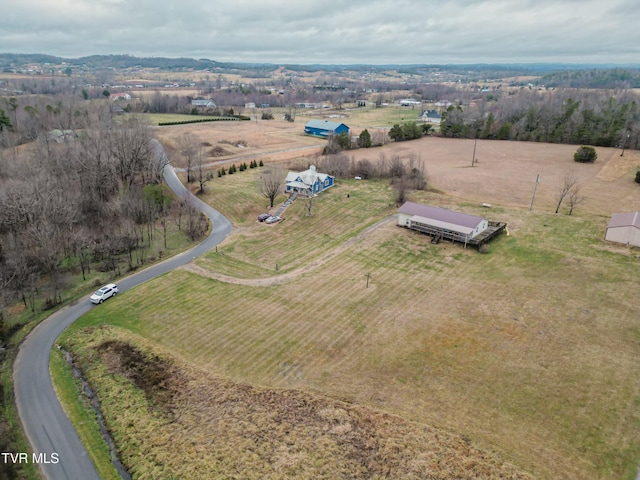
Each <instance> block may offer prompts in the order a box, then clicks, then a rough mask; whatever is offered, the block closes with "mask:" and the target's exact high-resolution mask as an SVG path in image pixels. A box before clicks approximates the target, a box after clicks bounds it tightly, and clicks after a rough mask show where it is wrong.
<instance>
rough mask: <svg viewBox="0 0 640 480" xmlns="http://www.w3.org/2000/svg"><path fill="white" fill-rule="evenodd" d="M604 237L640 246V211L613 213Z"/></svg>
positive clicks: (610, 240)
mask: <svg viewBox="0 0 640 480" xmlns="http://www.w3.org/2000/svg"><path fill="white" fill-rule="evenodd" d="M604 239H605V240H608V241H609V242H616V243H623V244H625V245H633V246H635V247H640V212H629V213H616V214H614V215H612V216H611V220H609V224H608V225H607V233H606V234H605V236H604Z"/></svg>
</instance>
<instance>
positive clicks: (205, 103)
mask: <svg viewBox="0 0 640 480" xmlns="http://www.w3.org/2000/svg"><path fill="white" fill-rule="evenodd" d="M191 106H192V107H196V108H216V104H215V103H214V102H213V100H211V99H210V98H208V99H205V100H191Z"/></svg>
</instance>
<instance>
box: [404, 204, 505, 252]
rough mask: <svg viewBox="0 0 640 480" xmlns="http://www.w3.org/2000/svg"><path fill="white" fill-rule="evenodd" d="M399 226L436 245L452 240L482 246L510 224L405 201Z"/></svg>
mask: <svg viewBox="0 0 640 480" xmlns="http://www.w3.org/2000/svg"><path fill="white" fill-rule="evenodd" d="M398 225H399V226H401V227H406V228H410V229H411V230H416V231H418V232H421V233H426V234H427V235H431V236H432V237H433V243H437V242H438V241H440V240H451V241H452V242H460V243H463V244H464V246H465V247H466V246H467V245H473V246H477V247H479V246H480V245H482V244H483V243H486V242H488V241H489V240H491V239H492V238H494V237H495V236H497V235H498V234H500V233H502V232H503V231H504V230H505V229H506V227H507V224H506V223H503V222H490V221H489V220H487V219H486V218H482V217H478V216H476V215H469V214H467V213H461V212H454V211H452V210H447V209H445V208H439V207H432V206H430V205H421V204H419V203H413V202H405V203H404V204H403V205H402V206H401V207H400V208H399V209H398Z"/></svg>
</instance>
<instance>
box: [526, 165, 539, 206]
mask: <svg viewBox="0 0 640 480" xmlns="http://www.w3.org/2000/svg"><path fill="white" fill-rule="evenodd" d="M539 183H540V174H538V176H537V177H536V184H535V185H534V187H533V195H531V205H529V211H531V209H532V208H533V199H534V197H535V196H536V190H537V188H538V184H539Z"/></svg>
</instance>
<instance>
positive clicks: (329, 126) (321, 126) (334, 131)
mask: <svg viewBox="0 0 640 480" xmlns="http://www.w3.org/2000/svg"><path fill="white" fill-rule="evenodd" d="M304 133H306V134H307V135H313V136H315V137H323V138H325V137H328V136H329V135H339V134H341V133H347V134H348V133H349V127H347V126H346V125H345V124H344V123H338V122H330V121H328V120H309V121H308V122H307V124H306V125H305V126H304Z"/></svg>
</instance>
